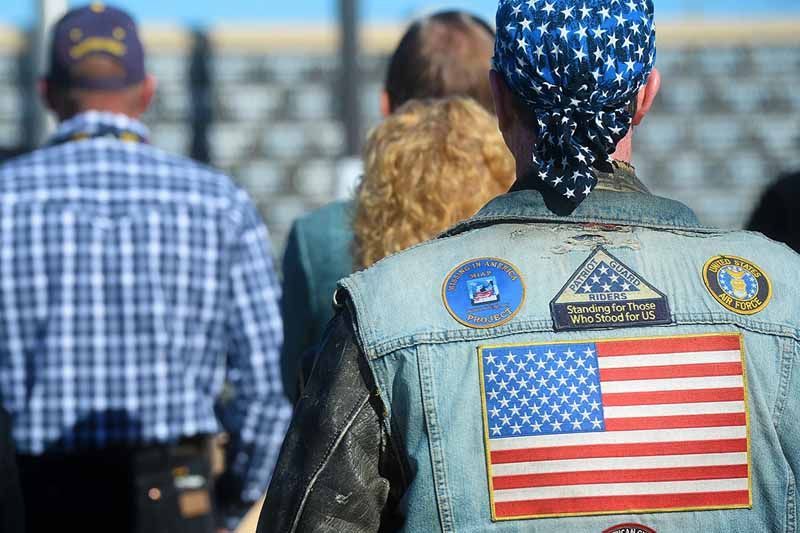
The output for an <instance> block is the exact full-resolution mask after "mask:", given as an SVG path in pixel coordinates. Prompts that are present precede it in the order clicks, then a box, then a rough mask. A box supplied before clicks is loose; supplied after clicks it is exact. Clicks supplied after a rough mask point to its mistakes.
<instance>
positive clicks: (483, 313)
mask: <svg viewBox="0 0 800 533" xmlns="http://www.w3.org/2000/svg"><path fill="white" fill-rule="evenodd" d="M442 300H443V301H444V306H445V308H447V311H448V312H449V313H450V315H451V316H452V317H453V318H455V319H456V320H457V321H459V322H460V323H462V324H464V325H465V326H469V327H471V328H481V329H484V328H493V327H496V326H500V325H502V324H505V323H506V322H508V321H509V320H511V319H512V318H514V315H516V314H517V313H518V312H519V310H520V308H521V307H522V304H523V302H524V301H525V283H524V282H523V281H522V277H521V276H520V274H519V270H518V269H517V267H515V266H514V265H512V264H511V263H509V262H508V261H504V260H502V259H496V258H494V257H481V258H477V259H470V260H469V261H466V262H464V263H461V264H460V265H458V266H457V267H455V268H454V269H453V270H452V271H451V272H450V273H449V274H448V275H447V278H445V280H444V284H443V285H442Z"/></svg>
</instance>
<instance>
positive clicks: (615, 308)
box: [550, 246, 672, 331]
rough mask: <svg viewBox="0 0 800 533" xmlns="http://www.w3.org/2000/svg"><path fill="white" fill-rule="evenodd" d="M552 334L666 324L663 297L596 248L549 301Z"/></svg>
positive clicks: (634, 273) (606, 252) (667, 315)
mask: <svg viewBox="0 0 800 533" xmlns="http://www.w3.org/2000/svg"><path fill="white" fill-rule="evenodd" d="M550 312H551V314H552V316H553V327H554V328H555V330H556V331H577V330H586V329H607V328H624V327H633V326H652V325H658V324H669V323H671V322H672V317H671V315H670V311H669V302H668V301H667V297H666V295H664V294H663V293H662V292H661V291H659V290H658V289H656V288H655V287H653V286H652V285H650V284H649V283H648V282H647V281H645V280H644V278H642V277H641V276H640V275H639V274H637V273H636V272H634V271H633V270H632V269H630V268H628V267H627V266H626V265H625V264H624V263H623V262H622V261H620V260H619V259H617V258H616V257H614V256H613V255H611V254H610V253H609V252H608V251H607V250H606V249H605V248H603V247H602V246H598V247H597V248H596V249H595V250H594V252H592V255H590V256H589V258H588V259H587V260H586V261H584V262H583V264H582V265H581V266H580V267H578V270H576V271H575V273H574V274H573V275H572V277H571V278H570V279H569V281H567V283H566V285H564V287H563V288H562V289H561V292H559V293H558V294H557V295H556V297H555V298H554V299H553V301H552V302H550Z"/></svg>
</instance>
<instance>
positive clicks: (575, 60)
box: [494, 0, 656, 204]
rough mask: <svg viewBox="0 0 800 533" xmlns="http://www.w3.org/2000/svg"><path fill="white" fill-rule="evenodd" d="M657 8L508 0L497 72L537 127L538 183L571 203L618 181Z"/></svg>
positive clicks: (589, 0) (599, 0) (634, 1)
mask: <svg viewBox="0 0 800 533" xmlns="http://www.w3.org/2000/svg"><path fill="white" fill-rule="evenodd" d="M655 36H656V33H655V25H654V22H653V2H652V0H628V1H627V2H623V1H622V0H610V1H609V0H586V1H582V2H581V1H575V0H527V1H525V0H501V1H500V5H499V7H498V9H497V38H496V40H495V53H494V69H495V70H496V71H498V72H500V73H502V74H503V76H504V78H505V80H506V83H507V84H508V86H509V87H510V88H511V90H512V91H513V92H514V93H515V94H516V95H517V97H518V98H519V99H520V100H521V101H522V102H524V103H525V104H527V106H528V108H529V110H530V111H531V112H532V114H533V116H534V117H535V120H536V123H535V124H529V126H530V127H532V128H534V131H535V133H536V138H537V140H536V145H535V146H534V147H533V163H534V167H535V168H536V169H537V170H536V171H537V172H538V175H539V179H541V180H542V181H544V182H545V183H546V184H547V185H549V186H551V187H553V188H554V189H555V190H557V191H558V192H559V193H560V194H561V195H562V196H563V197H565V198H566V199H568V200H570V201H571V202H573V203H576V204H577V203H580V202H581V201H583V200H584V199H585V198H586V197H587V196H588V195H589V194H590V193H591V192H592V190H593V189H594V187H595V185H597V178H596V177H595V175H594V172H593V171H592V168H596V169H598V170H600V171H603V172H612V170H613V169H612V167H611V154H613V153H614V150H615V148H616V145H617V143H618V142H619V141H620V139H622V138H623V137H625V135H626V134H627V133H628V130H629V129H630V126H631V120H632V116H631V114H630V112H629V111H628V110H627V106H628V104H629V103H630V101H631V100H632V99H633V98H635V97H636V95H637V94H638V92H639V89H641V87H642V86H643V85H644V84H645V83H646V81H647V78H648V76H649V75H650V72H651V71H652V68H653V65H654V63H655V58H656V49H655V41H656V39H655Z"/></svg>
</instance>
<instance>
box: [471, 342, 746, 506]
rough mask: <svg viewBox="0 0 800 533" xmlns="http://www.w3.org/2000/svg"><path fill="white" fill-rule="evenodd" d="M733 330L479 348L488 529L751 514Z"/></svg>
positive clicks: (740, 367)
mask: <svg viewBox="0 0 800 533" xmlns="http://www.w3.org/2000/svg"><path fill="white" fill-rule="evenodd" d="M743 350H744V348H743V343H742V339H741V336H740V335H739V334H738V333H713V334H695V335H679V336H669V337H640V338H630V339H618V338H613V339H611V338H605V339H596V340H575V341H569V342H558V341H555V340H551V341H546V342H535V343H529V344H507V345H494V346H480V347H478V357H479V361H478V365H479V372H480V386H481V400H482V414H483V424H484V428H483V429H484V442H485V449H486V463H487V474H488V485H489V499H490V505H491V516H492V520H494V521H499V520H521V519H532V518H545V517H560V516H581V515H603V514H608V515H611V514H630V513H656V512H670V511H688V510H701V509H738V508H748V507H750V506H751V505H752V501H751V488H750V479H751V478H750V456H749V440H748V439H749V431H748V414H747V389H746V382H747V381H746V379H745V365H744V353H743Z"/></svg>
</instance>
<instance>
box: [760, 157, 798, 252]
mask: <svg viewBox="0 0 800 533" xmlns="http://www.w3.org/2000/svg"><path fill="white" fill-rule="evenodd" d="M798 199H800V172H796V173H794V174H787V175H785V176H783V177H782V178H780V179H779V180H778V181H776V182H775V183H773V184H772V185H770V187H769V188H768V189H767V190H766V191H764V194H763V196H762V197H761V200H760V201H759V203H758V207H756V210H755V211H754V212H753V214H752V216H751V217H750V221H749V222H748V223H747V229H749V230H750V231H760V232H761V233H763V234H764V235H766V236H767V237H769V238H770V239H773V240H776V241H778V242H782V243H786V244H788V245H789V246H790V247H791V248H792V249H793V250H794V251H795V252H800V210H798V209H797V201H798Z"/></svg>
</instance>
